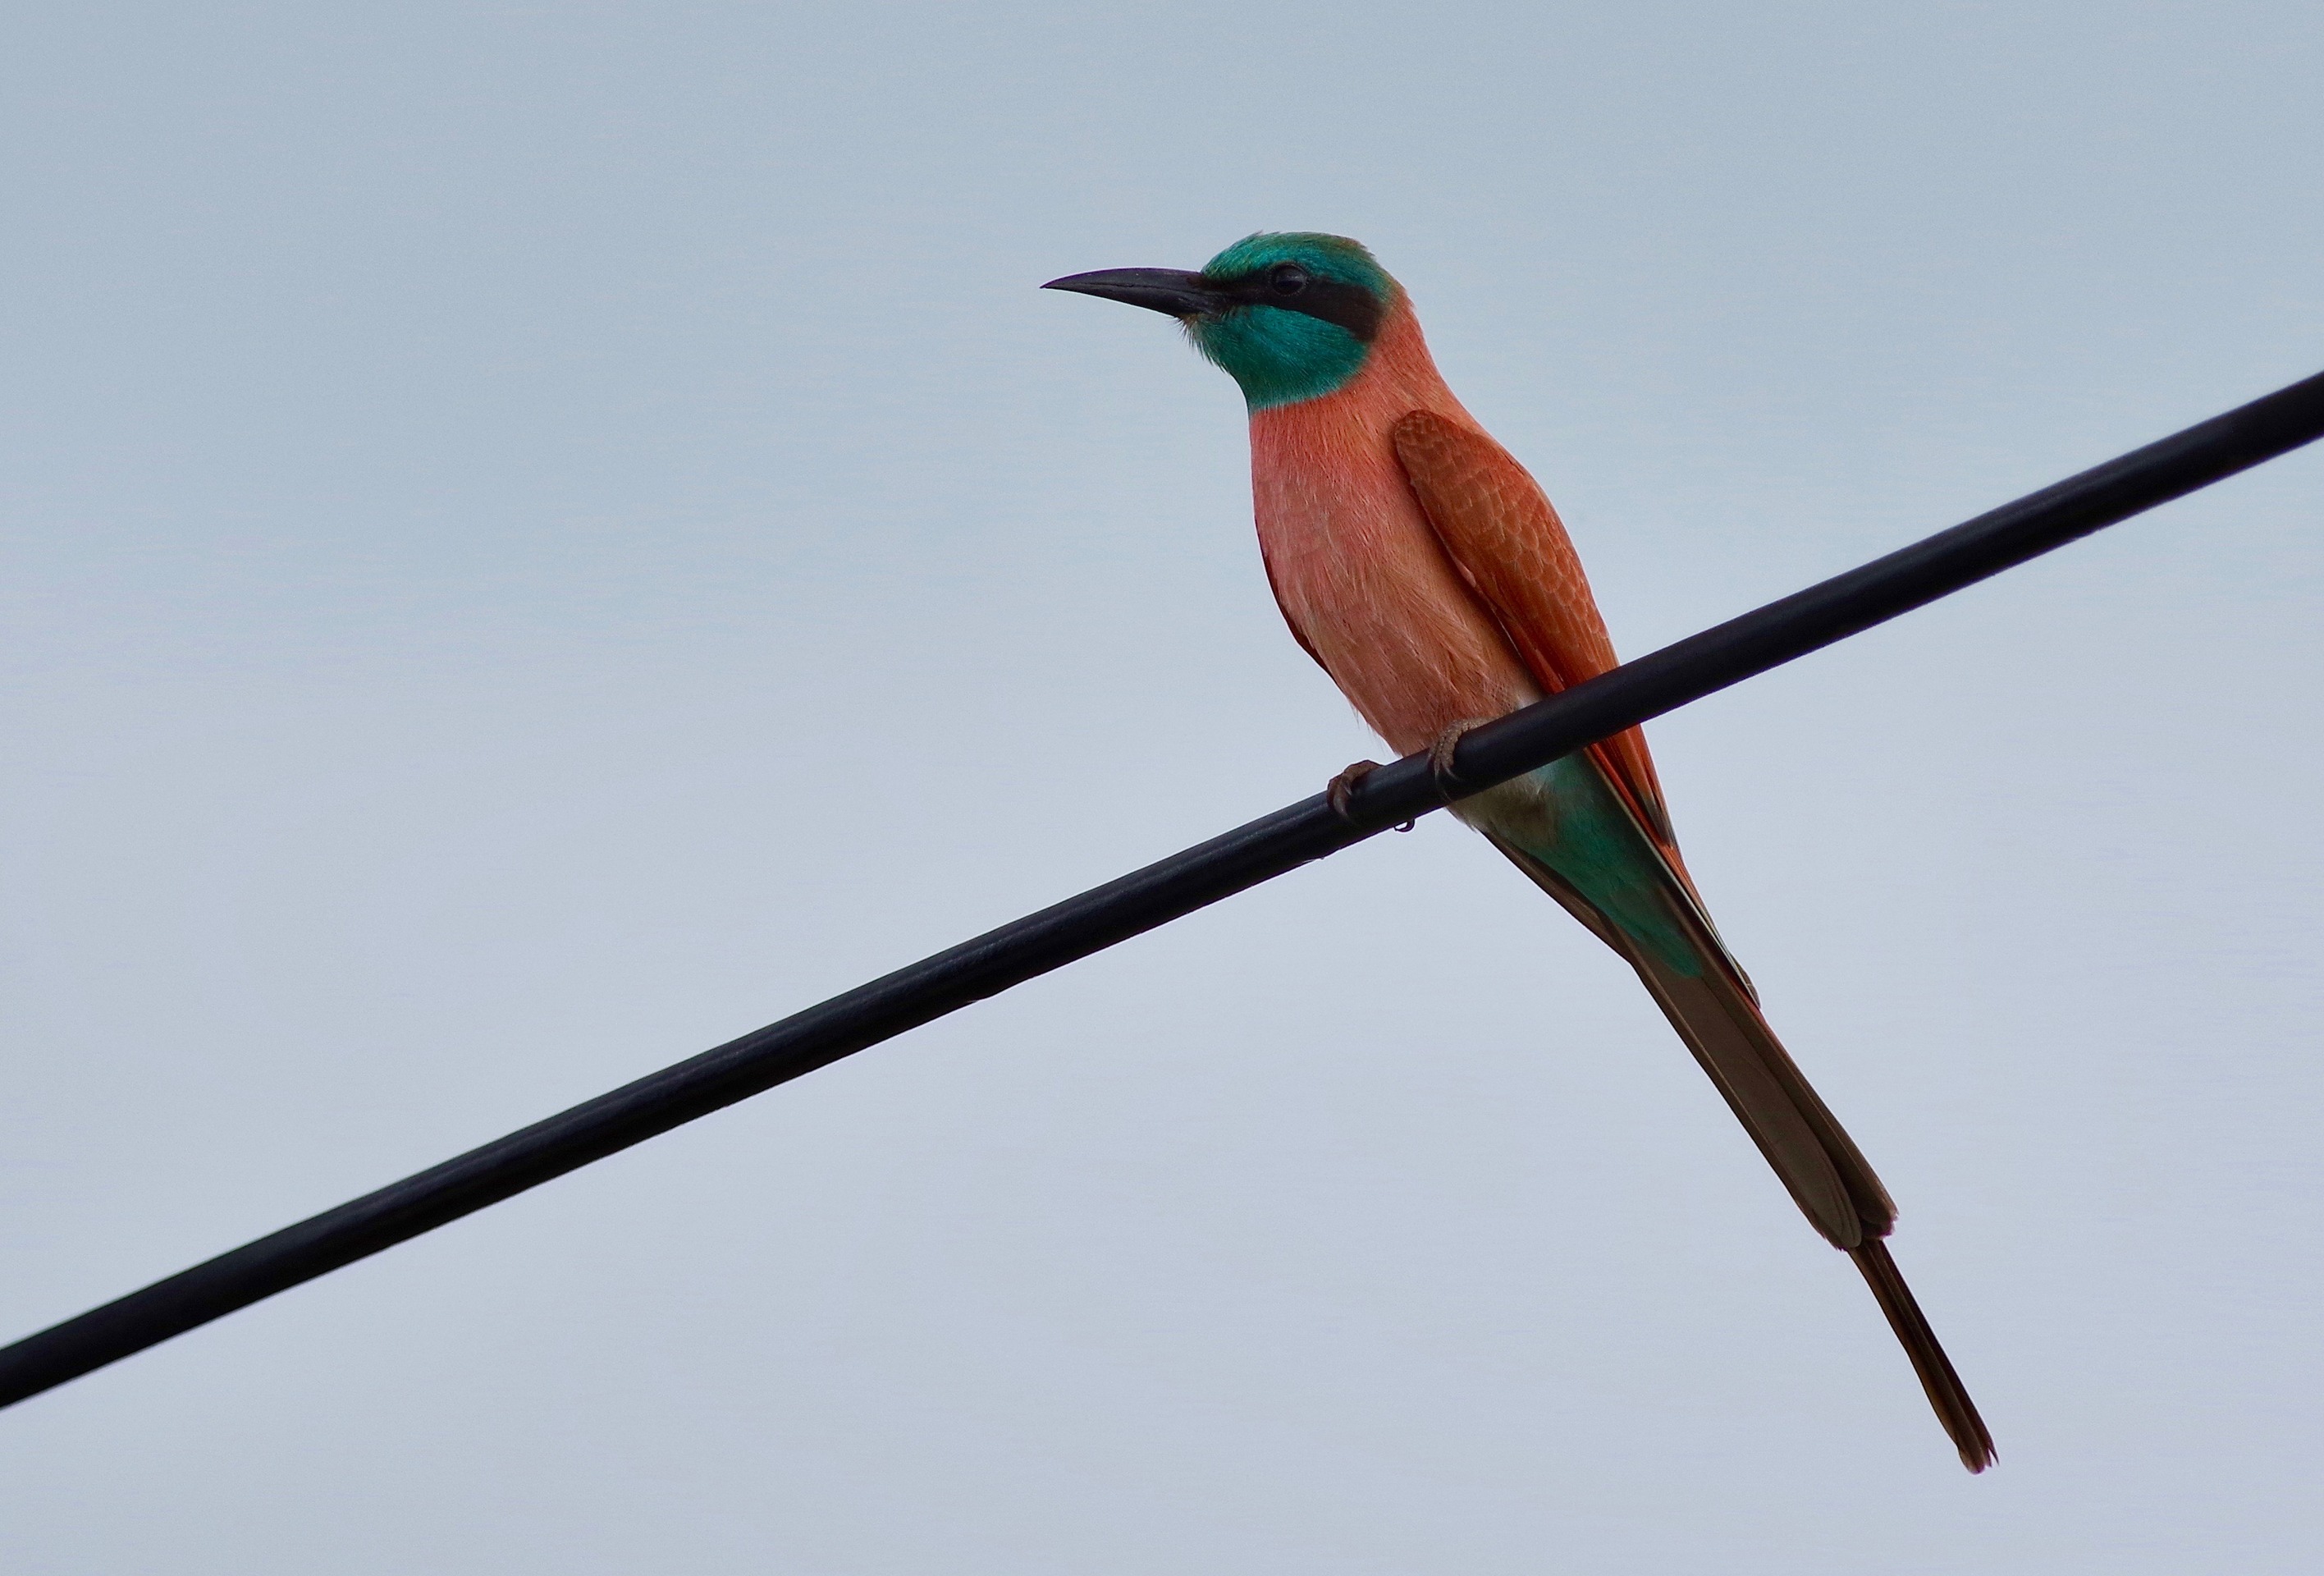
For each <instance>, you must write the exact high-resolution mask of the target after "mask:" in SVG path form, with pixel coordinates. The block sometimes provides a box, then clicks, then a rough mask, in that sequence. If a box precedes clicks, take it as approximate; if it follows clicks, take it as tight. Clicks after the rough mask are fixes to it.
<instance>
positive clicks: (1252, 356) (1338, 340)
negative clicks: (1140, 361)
mask: <svg viewBox="0 0 2324 1576" xmlns="http://www.w3.org/2000/svg"><path fill="white" fill-rule="evenodd" d="M1287 276H1288V277H1296V278H1300V279H1304V280H1305V282H1306V291H1305V293H1303V294H1300V295H1288V294H1287V295H1286V304H1285V305H1283V306H1272V305H1268V304H1264V302H1263V301H1251V302H1250V303H1249V304H1243V305H1238V306H1235V307H1233V308H1232V309H1231V310H1230V311H1225V312H1222V313H1221V314H1220V315H1219V316H1217V317H1201V318H1194V319H1190V320H1188V321H1187V324H1186V330H1187V333H1188V334H1189V335H1190V336H1191V337H1192V338H1193V339H1194V348H1196V349H1198V350H1200V351H1201V352H1202V353H1203V355H1204V356H1205V357H1208V358H1209V359H1210V360H1211V361H1213V362H1214V363H1215V364H1216V365H1217V366H1220V367H1221V368H1222V369H1224V371H1225V372H1226V373H1227V375H1229V376H1231V377H1232V378H1233V379H1234V380H1235V382H1236V383H1238V384H1240V385H1241V387H1242V393H1243V398H1244V399H1245V400H1247V401H1249V402H1250V408H1251V409H1252V410H1254V411H1263V410H1267V409H1268V408H1270V407H1272V406H1275V405H1287V404H1295V403H1297V402H1299V401H1301V400H1312V399H1315V398H1318V397H1320V396H1321V395H1323V394H1331V393H1333V391H1334V390H1337V389H1340V388H1343V387H1345V386H1346V385H1347V383H1348V381H1349V379H1351V378H1352V377H1354V376H1355V375H1356V374H1357V373H1359V372H1360V371H1361V370H1363V366H1364V363H1365V361H1367V360H1368V359H1369V357H1370V356H1371V333H1370V332H1369V329H1372V328H1375V327H1376V326H1377V323H1378V320H1379V316H1380V315H1381V314H1384V313H1385V312H1386V311H1387V310H1388V307H1389V306H1390V305H1391V304H1392V303H1393V302H1394V301H1395V299H1396V294H1397V283H1396V281H1395V280H1393V279H1391V278H1389V277H1388V273H1387V271H1386V270H1385V269H1383V268H1381V267H1380V265H1379V264H1378V263H1376V262H1374V261H1373V260H1372V255H1371V254H1370V253H1369V252H1367V251H1366V250H1364V248H1363V247H1362V246H1360V245H1358V244H1357V243H1356V242H1354V241H1351V240H1348V239H1346V238H1345V237H1343V236H1323V235H1313V234H1287V235H1257V236H1248V237H1246V238H1245V239H1243V240H1240V241H1237V242H1236V243H1235V244H1234V245H1233V246H1229V247H1228V248H1227V249H1226V250H1225V251H1223V252H1222V253H1220V254H1219V255H1217V256H1215V257H1213V258H1212V259H1211V260H1210V262H1209V263H1208V264H1206V265H1204V267H1203V277H1204V278H1206V279H1211V280H1215V281H1217V282H1219V283H1222V284H1223V283H1252V284H1255V285H1261V286H1263V284H1264V282H1268V281H1274V280H1279V279H1285V278H1286V277H1287ZM1326 294H1328V296H1329V297H1332V298H1336V299H1335V304H1334V306H1333V309H1332V310H1331V311H1330V314H1329V315H1317V311H1316V309H1315V308H1314V307H1313V306H1312V305H1310V301H1311V300H1312V299H1313V298H1314V297H1315V296H1322V295H1326ZM1351 298H1352V300H1353V301H1354V303H1355V304H1356V305H1358V306H1360V307H1363V308H1367V309H1369V310H1368V311H1349V310H1348V306H1349V303H1350V301H1351ZM1295 301H1296V303H1297V304H1293V302H1295ZM1334 319H1340V320H1334ZM1351 324H1352V325H1353V326H1351ZM1360 330H1365V331H1360Z"/></svg>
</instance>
